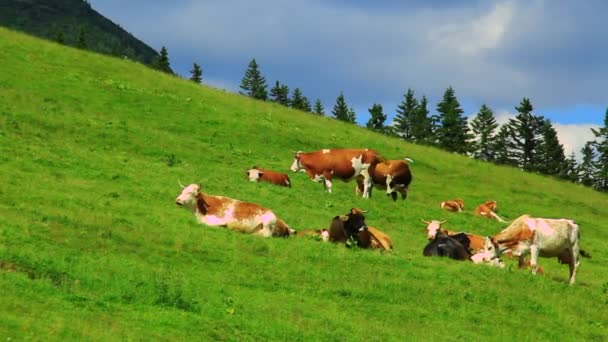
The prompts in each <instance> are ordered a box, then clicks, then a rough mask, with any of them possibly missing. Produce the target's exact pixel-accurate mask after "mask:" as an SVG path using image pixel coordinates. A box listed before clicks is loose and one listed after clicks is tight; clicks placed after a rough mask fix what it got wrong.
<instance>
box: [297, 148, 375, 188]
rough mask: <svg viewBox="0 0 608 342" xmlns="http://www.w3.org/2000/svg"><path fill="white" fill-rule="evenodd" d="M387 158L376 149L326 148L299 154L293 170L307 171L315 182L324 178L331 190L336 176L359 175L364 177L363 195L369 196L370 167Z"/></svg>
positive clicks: (349, 177) (343, 177)
mask: <svg viewBox="0 0 608 342" xmlns="http://www.w3.org/2000/svg"><path fill="white" fill-rule="evenodd" d="M383 160H384V159H383V158H382V157H381V156H380V154H379V153H378V152H377V151H375V150H373V149H324V150H320V151H315V152H308V153H304V152H302V151H299V152H297V153H296V154H295V156H294V160H293V163H292V165H291V167H290V169H291V171H293V172H298V171H300V170H305V172H306V173H307V174H308V177H310V179H312V180H313V181H316V182H320V181H324V185H325V189H326V190H327V192H329V193H331V190H332V179H333V178H334V177H335V178H340V179H343V180H345V181H348V180H350V179H352V178H355V177H357V176H359V175H361V176H362V177H363V198H369V196H370V193H371V185H372V179H371V176H370V167H373V166H375V165H376V164H378V163H379V162H382V161H383Z"/></svg>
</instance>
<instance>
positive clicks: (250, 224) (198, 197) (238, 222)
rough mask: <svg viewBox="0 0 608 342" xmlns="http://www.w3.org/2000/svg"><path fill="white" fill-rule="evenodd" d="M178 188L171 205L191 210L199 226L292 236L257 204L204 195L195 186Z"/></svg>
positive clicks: (284, 224) (267, 234)
mask: <svg viewBox="0 0 608 342" xmlns="http://www.w3.org/2000/svg"><path fill="white" fill-rule="evenodd" d="M180 186H182V188H183V189H182V192H181V194H180V195H179V196H177V198H176V199H175V203H176V204H177V205H179V206H184V207H186V208H188V209H191V210H192V211H193V212H194V214H195V216H196V219H197V220H198V221H199V223H202V224H206V225H208V226H217V227H226V228H228V229H230V230H236V231H239V232H242V233H249V234H258V235H262V236H264V237H269V236H289V235H290V234H293V233H295V230H293V229H291V228H289V226H288V225H287V224H286V223H285V222H284V221H283V220H281V219H279V218H277V217H276V215H275V214H274V213H273V212H272V211H271V210H269V209H266V208H264V207H262V206H260V205H258V204H254V203H249V202H243V201H239V200H236V199H232V198H228V197H224V196H212V195H208V194H206V193H203V192H202V191H201V186H200V185H197V184H190V185H188V186H183V185H181V184H180Z"/></svg>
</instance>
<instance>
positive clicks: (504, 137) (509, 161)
mask: <svg viewBox="0 0 608 342" xmlns="http://www.w3.org/2000/svg"><path fill="white" fill-rule="evenodd" d="M510 136H511V133H510V130H509V127H508V126H507V125H502V126H500V129H499V130H498V133H496V136H495V137H494V141H493V142H492V143H491V145H492V147H491V149H492V151H493V152H494V154H493V160H494V163H496V164H499V165H516V162H515V161H514V160H513V158H512V157H511V154H510V153H509V148H508V143H509V137H510Z"/></svg>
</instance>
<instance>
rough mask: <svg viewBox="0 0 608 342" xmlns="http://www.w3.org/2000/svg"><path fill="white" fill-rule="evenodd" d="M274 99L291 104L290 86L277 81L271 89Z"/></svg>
mask: <svg viewBox="0 0 608 342" xmlns="http://www.w3.org/2000/svg"><path fill="white" fill-rule="evenodd" d="M270 97H271V99H272V101H274V102H276V103H278V104H281V105H283V106H289V87H288V86H287V85H285V84H281V83H279V81H276V82H275V84H274V87H272V89H270Z"/></svg>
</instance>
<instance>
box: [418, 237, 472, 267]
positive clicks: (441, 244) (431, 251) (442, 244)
mask: <svg viewBox="0 0 608 342" xmlns="http://www.w3.org/2000/svg"><path fill="white" fill-rule="evenodd" d="M422 255H424V256H447V257H449V258H452V259H455V260H471V252H469V250H468V249H467V248H466V247H465V246H463V245H462V244H461V243H460V242H458V240H456V239H455V238H453V237H451V236H449V235H447V234H445V233H444V232H442V231H439V232H437V234H436V235H435V238H434V239H433V240H431V241H429V243H428V244H427V245H426V246H425V247H424V250H423V251H422Z"/></svg>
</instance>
